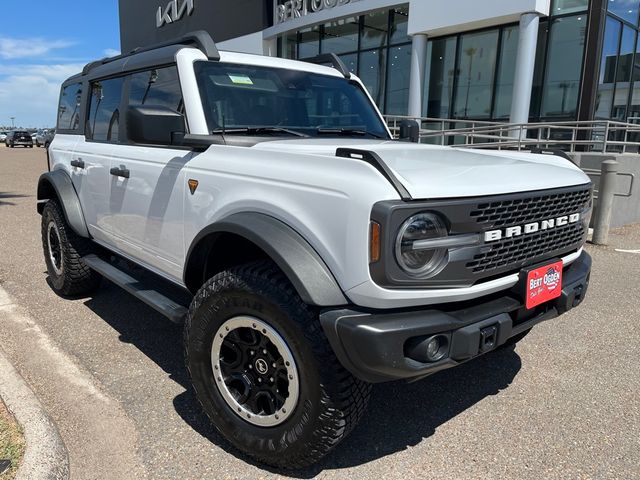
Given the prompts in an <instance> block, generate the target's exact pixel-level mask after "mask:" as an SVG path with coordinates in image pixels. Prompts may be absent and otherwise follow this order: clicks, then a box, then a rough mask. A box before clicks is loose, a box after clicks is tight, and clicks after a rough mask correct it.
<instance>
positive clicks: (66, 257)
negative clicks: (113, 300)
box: [42, 200, 102, 297]
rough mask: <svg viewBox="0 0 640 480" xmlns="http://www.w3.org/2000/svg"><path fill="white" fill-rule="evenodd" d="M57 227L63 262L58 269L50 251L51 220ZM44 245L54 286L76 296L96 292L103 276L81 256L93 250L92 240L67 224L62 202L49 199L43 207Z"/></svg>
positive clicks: (64, 294)
mask: <svg viewBox="0 0 640 480" xmlns="http://www.w3.org/2000/svg"><path fill="white" fill-rule="evenodd" d="M51 222H54V223H55V226H56V227H57V229H58V230H57V231H58V236H59V241H60V251H61V258H62V262H61V265H60V268H59V270H61V272H60V273H58V272H56V268H54V265H53V262H52V259H51V256H50V254H49V224H50V223H51ZM42 248H43V253H44V258H45V262H46V264H47V272H48V274H49V280H50V283H51V286H52V287H53V289H54V290H55V292H56V293H58V294H59V295H63V296H67V297H74V296H80V295H85V294H88V293H91V292H93V291H94V290H96V289H97V288H98V286H99V285H100V281H101V279H102V277H101V276H100V275H99V274H98V273H96V272H95V271H93V270H91V269H90V268H89V267H88V266H87V265H86V264H85V263H84V262H83V261H82V257H83V256H85V255H88V254H89V253H93V252H94V246H93V244H92V243H91V241H90V240H88V239H86V238H83V237H81V236H79V235H78V234H76V233H75V232H74V231H73V229H72V228H71V227H70V226H69V225H68V224H67V221H66V219H65V217H64V213H63V212H62V209H61V208H60V205H59V204H58V202H57V201H55V200H49V201H48V202H47V203H46V205H45V206H44V209H43V211H42Z"/></svg>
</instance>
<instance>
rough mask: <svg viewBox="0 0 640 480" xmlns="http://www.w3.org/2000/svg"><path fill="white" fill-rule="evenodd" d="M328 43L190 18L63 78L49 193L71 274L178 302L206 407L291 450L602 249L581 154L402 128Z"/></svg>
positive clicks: (55, 236) (266, 457)
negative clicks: (449, 142)
mask: <svg viewBox="0 0 640 480" xmlns="http://www.w3.org/2000/svg"><path fill="white" fill-rule="evenodd" d="M314 62H315V63H314ZM314 62H297V61H290V60H283V59H279V58H269V57H263V56H256V55H248V54H240V53H232V52H219V51H218V50H217V48H216V46H215V44H214V43H213V41H212V40H211V38H210V37H209V36H208V35H207V34H204V33H202V32H196V33H194V34H191V35H187V36H186V37H184V38H180V39H176V40H175V41H174V42H172V43H165V44H161V45H156V46H154V47H149V48H143V49H137V50H135V51H133V52H131V53H129V54H125V55H121V56H118V57H114V58H109V59H105V60H102V61H98V62H94V63H91V64H89V65H87V66H86V67H85V68H84V70H83V72H82V73H81V74H78V75H76V76H74V77H72V78H70V79H68V80H67V81H66V82H65V83H64V84H63V86H62V91H61V97H60V105H59V114H58V125H57V134H56V136H55V139H54V140H53V142H52V144H51V146H50V148H49V172H47V173H45V174H44V175H42V177H41V178H40V180H39V184H38V191H37V198H38V204H37V205H38V212H39V213H40V214H41V215H42V241H43V248H44V257H45V261H46V264H47V270H48V274H49V277H50V283H51V285H52V286H53V288H54V289H55V290H56V292H58V293H59V294H61V295H63V296H79V295H86V294H88V293H90V292H91V291H92V290H94V289H95V288H96V287H98V285H99V283H100V280H101V278H102V277H105V278H107V279H108V280H110V281H112V282H114V283H116V284H117V285H119V286H121V287H122V288H124V289H125V290H126V291H128V292H129V293H131V294H133V295H135V296H136V297H138V298H139V299H140V300H142V301H144V302H146V303H147V304H149V305H150V306H151V307H153V308H155V309H156V310H158V311H159V312H161V313H162V314H164V315H165V316H166V317H167V318H169V319H170V320H172V321H175V322H184V346H185V350H186V363H187V367H188V370H189V372H190V375H191V379H192V383H193V386H194V387H195V391H196V393H197V397H198V399H199V401H200V402H201V403H202V406H203V408H204V410H205V411H206V413H207V414H208V416H209V417H210V419H211V421H212V422H213V424H214V425H215V427H216V428H217V429H218V430H219V431H220V432H221V433H222V434H223V436H224V437H225V438H226V439H228V441H229V442H231V443H232V444H233V445H235V446H236V447H237V448H239V449H240V450H242V451H243V452H245V453H246V454H248V455H250V456H252V457H253V458H255V459H257V460H258V461H260V462H263V463H265V464H269V465H272V466H276V467H280V468H299V467H304V466H306V465H309V464H311V463H313V462H316V461H318V460H319V459H320V458H322V457H323V456H324V455H326V454H327V453H328V452H329V451H330V450H331V449H332V448H334V447H335V446H336V445H337V444H338V443H339V442H340V441H341V440H342V439H343V438H344V437H345V436H346V435H347V434H348V433H349V432H350V431H351V430H352V429H353V428H354V426H355V425H356V424H357V422H358V420H359V419H360V418H361V416H362V414H363V412H364V410H365V407H366V405H367V402H368V397H369V392H370V385H371V384H372V383H376V382H384V381H391V380H398V379H405V380H412V381H413V380H417V379H420V378H424V377H426V376H428V375H431V374H433V373H434V372H438V371H441V370H443V369H447V368H451V367H454V366H456V365H460V364H461V363H464V362H467V361H469V360H471V359H474V358H476V357H478V356H480V355H483V354H486V353H488V352H490V351H492V350H495V349H497V348H501V347H504V346H507V345H513V344H515V342H517V341H518V340H520V339H522V338H523V337H524V336H525V335H526V334H527V333H528V332H529V330H530V329H531V328H532V327H533V326H534V325H536V324H538V323H540V322H542V321H545V320H549V319H552V318H554V317H557V316H558V315H561V314H563V313H565V312H567V311H568V310H570V309H571V308H573V307H576V306H577V305H578V304H579V303H580V302H581V301H582V300H583V298H584V296H585V294H586V291H587V287H588V284H589V274H590V270H591V259H590V257H589V255H588V254H587V253H586V252H584V251H583V245H584V243H585V240H586V236H587V230H588V223H589V219H590V217H591V208H592V200H591V198H592V186H591V183H590V181H589V178H588V177H587V176H586V175H585V174H584V173H583V172H582V171H581V170H580V169H579V168H578V167H576V166H575V165H574V164H573V163H571V161H569V160H568V159H567V158H563V157H562V156H557V155H548V154H531V153H512V152H504V151H502V152H497V151H472V150H464V149H453V148H449V147H435V146H429V145H421V144H418V143H415V142H414V143H412V142H411V141H407V140H409V139H410V138H411V137H415V128H410V127H409V126H408V125H407V126H406V128H405V129H404V132H403V135H402V136H403V137H407V138H406V139H405V140H400V141H397V140H393V138H392V136H391V133H390V131H389V129H388V128H387V126H386V124H385V122H384V120H383V118H382V116H381V114H380V112H379V111H378V109H377V108H376V106H375V104H374V102H373V101H372V99H371V97H370V96H369V95H368V93H367V91H366V89H365V88H364V86H363V84H362V83H361V82H360V80H359V79H358V78H356V77H355V76H353V75H351V74H350V73H349V72H348V71H347V70H346V68H345V67H344V65H343V64H342V63H341V62H340V61H339V60H338V59H337V57H334V56H327V57H325V58H319V59H315V60H314ZM327 63H328V64H331V65H330V66H327V65H326V64H327ZM136 272H138V273H140V272H141V273H142V274H143V276H146V278H147V280H144V281H143V280H141V279H140V278H139V277H138V276H137V273H136ZM167 283H168V284H173V287H172V288H173V289H174V290H178V289H179V288H181V289H182V290H183V291H184V292H182V293H183V294H185V295H188V301H186V302H185V301H183V302H180V301H177V300H176V298H173V297H171V296H170V295H169V294H168V293H166V292H165V289H163V288H161V287H162V285H166V284H167ZM176 286H177V287H176ZM185 292H186V293H185ZM189 301H190V305H187V303H189ZM132 321H133V319H132Z"/></svg>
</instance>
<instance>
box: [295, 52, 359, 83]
mask: <svg viewBox="0 0 640 480" xmlns="http://www.w3.org/2000/svg"><path fill="white" fill-rule="evenodd" d="M301 61H303V62H307V63H315V64H316V65H327V64H329V66H331V67H332V68H335V69H336V70H338V71H339V72H340V73H341V74H342V75H344V78H351V72H349V69H348V68H347V66H346V65H345V64H344V62H343V61H342V60H340V57H338V56H337V55H336V54H335V53H323V54H322V55H318V56H317V57H311V58H303V59H301Z"/></svg>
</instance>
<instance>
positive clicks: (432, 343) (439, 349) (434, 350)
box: [426, 335, 449, 362]
mask: <svg viewBox="0 0 640 480" xmlns="http://www.w3.org/2000/svg"><path fill="white" fill-rule="evenodd" d="M426 344H427V360H428V361H430V362H437V361H439V360H442V359H443V358H444V356H445V355H446V354H447V351H448V347H449V344H448V340H447V337H445V336H443V335H436V336H434V337H431V338H429V339H427V341H426Z"/></svg>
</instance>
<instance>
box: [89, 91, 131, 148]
mask: <svg viewBox="0 0 640 480" xmlns="http://www.w3.org/2000/svg"><path fill="white" fill-rule="evenodd" d="M123 84H124V78H112V79H110V80H99V81H97V82H92V83H91V96H90V98H89V120H88V121H87V127H86V130H85V132H86V135H87V138H89V139H92V140H99V141H103V142H105V141H106V142H117V141H118V132H119V127H120V100H121V98H122V87H123Z"/></svg>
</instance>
